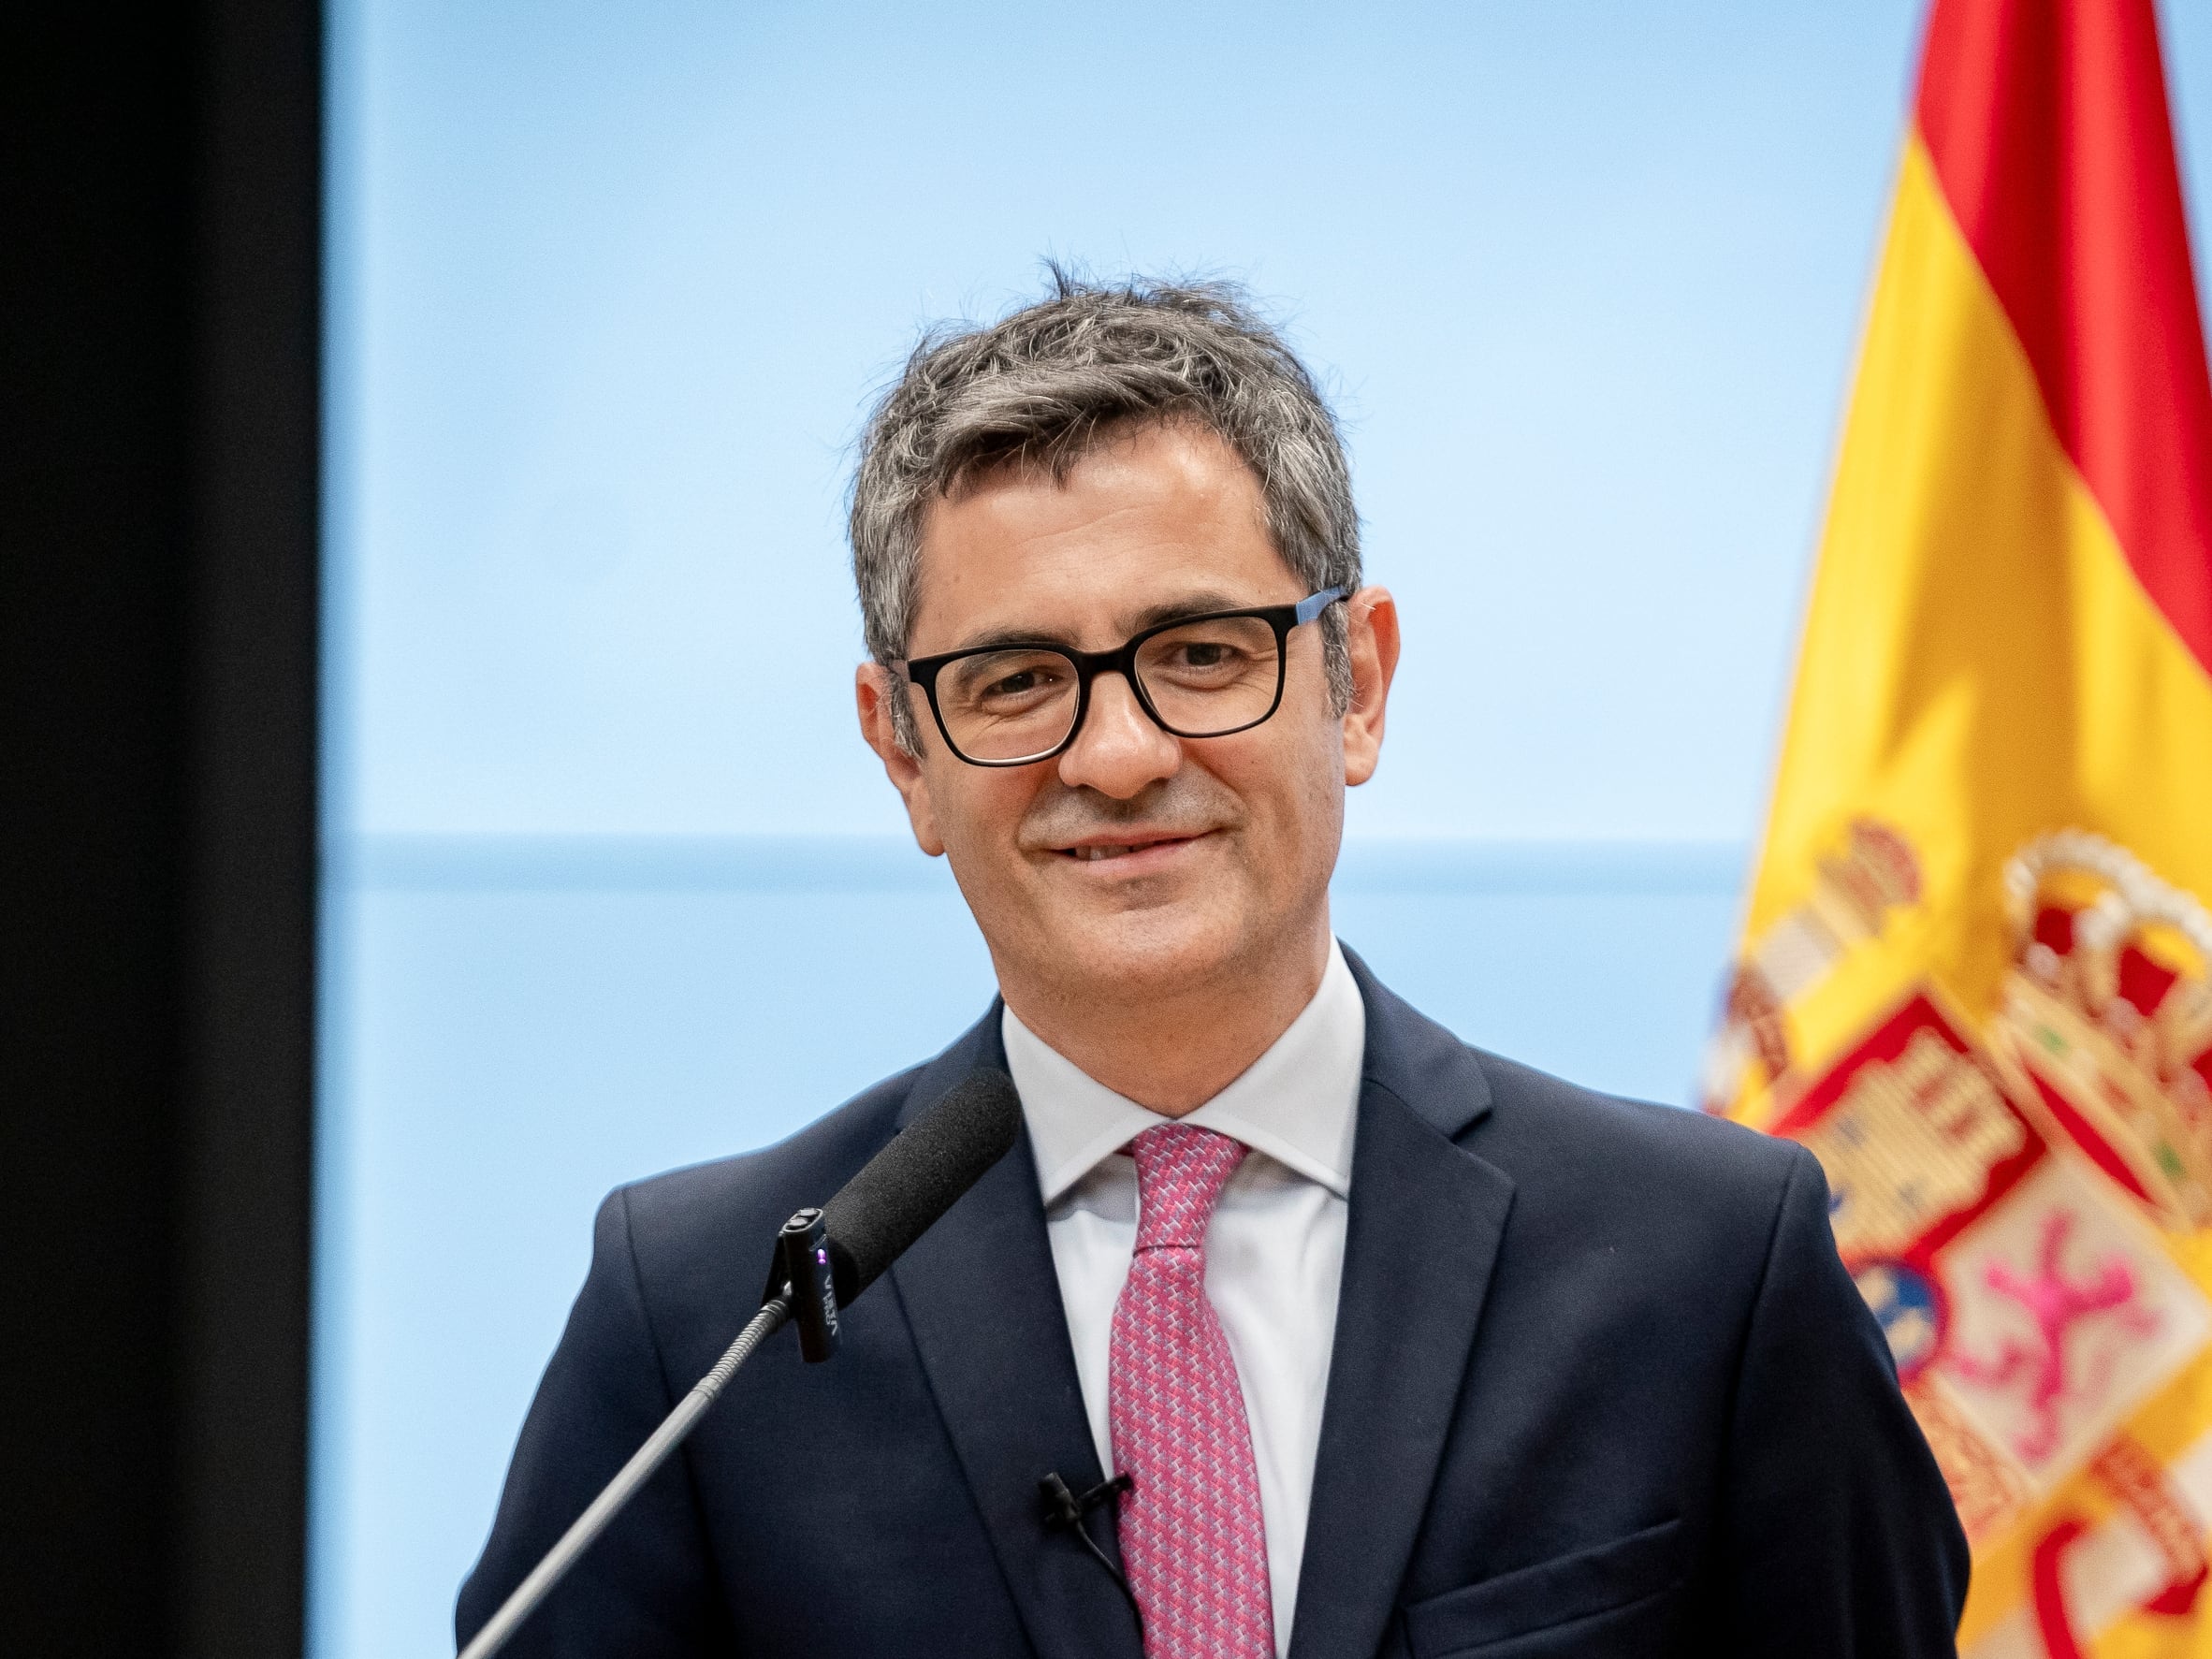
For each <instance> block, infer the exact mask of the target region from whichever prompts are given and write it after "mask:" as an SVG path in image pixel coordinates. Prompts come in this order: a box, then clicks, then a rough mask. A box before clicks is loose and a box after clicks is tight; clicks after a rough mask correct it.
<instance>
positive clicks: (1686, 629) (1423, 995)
mask: <svg viewBox="0 0 2212 1659" xmlns="http://www.w3.org/2000/svg"><path fill="white" fill-rule="evenodd" d="M1916 14H1917V7H1915V6H1914V5H1910V4H1905V3H1903V0H1878V3H1870V4H1863V5H1860V6H1856V7H1830V6H1811V5H1805V6H1797V5H1785V4H1780V3H1778V0H1739V3H1735V4H1718V3H1711V0H1700V3H1695V4H1693V3H1687V0H1606V3H1598V0H1546V3H1545V4H1542V5H1538V4H1535V3H1534V0H1531V3H1530V4H1526V5H1522V6H1519V7H1504V6H1497V5H1469V4H1452V5H1445V4H1406V5H1398V6H1390V7H1330V8H1324V7H1299V6H1287V5H1274V6H1260V5H1257V4H1251V3H1249V0H1235V3H1223V4H1217V5H1213V6H1208V7H1190V6H1187V5H1179V6H1177V5H1166V4H1160V3H1158V0H1128V3H1125V4H1123V5H1119V6H1116V7H1082V6H1073V5H1063V6H1056V7H1039V6H1034V5H1031V6H1015V5H1011V4H1007V5H974V4H956V5H940V6H937V7H914V6H910V5H909V6H894V5H888V4H884V5H843V6H830V5H821V4H816V5H809V6H804V7H802V6H796V5H789V4H782V5H753V6H749V7H733V6H729V5H726V4H708V3H706V0H698V3H695V4H694V3H691V0H682V3H678V0H652V3H649V4H648V3H644V0H640V3H639V4H634V5H630V6H612V5H604V4H602V5H596V6H593V5H585V4H581V3H580V0H537V3H533V4H531V5H529V6H522V5H517V4H512V3H508V4H491V3H489V0H339V3H338V4H337V5H336V6H335V7H334V21H333V34H332V40H331V55H330V63H331V82H330V109H331V134H330V137H331V143H330V156H331V163H330V166H331V178H330V185H331V194H330V221H329V223H330V252H329V293H330V314H329V324H330V327H329V338H330V363H329V370H330V374H329V400H328V436H327V454H328V488H329V502H330V505H329V516H328V546H329V549H330V559H329V575H328V617H329V622H328V631H327V662H328V674H327V756H328V759H327V824H328V848H327V883H326V885H327V905H326V914H327V927H326V946H325V973H326V980H325V991H324V1009H325V1012H324V1032H323V1039H324V1070H323V1102H322V1113H323V1118H322V1171H321V1196H320V1224H319V1231H318V1283H319V1289H318V1298H319V1300H318V1313H317V1326H316V1341H317V1348H316V1390H317V1399H316V1413H315V1464H314V1531H313V1632H314V1642H315V1651H316V1652H317V1654H318V1655H320V1656H321V1659H371V1656H375V1659H384V1656H386V1655H395V1654H405V1653H434V1652H441V1651H450V1650H449V1646H448V1645H447V1644H448V1643H449V1637H447V1635H446V1621H447V1619H448V1616H449V1609H450V1606H451V1599H452V1594H453V1591H454V1588H455V1585H456V1583H457V1581H458V1578H459V1576H460V1575H461V1573H462V1572H463V1571H464V1570H465V1569H466V1567H467V1565H468V1564H469V1562H470V1561H471V1560H472V1559H473V1554H474V1552H475V1550H476V1548H477V1546H478V1545H479V1543H480V1542H481V1539H482V1536H483V1533H484V1529H485V1527H486V1525H487V1524H488V1520H489V1516H490V1511H491V1506H492V1503H493V1500H494V1498H495V1497H496V1494H497V1489H498V1482H499V1478H500V1475H501V1472H502V1468H503V1466H504V1462H505V1458H506V1454H507V1451H508V1448H509V1447H510V1445H511V1443H512V1440H513V1436H514V1433H515V1430H516V1428H517V1425H518V1423H519V1420H520V1417H521V1413H522V1410H523V1408H524V1406H525V1405H526V1404H527V1402H528V1399H529V1395H530V1390H531V1387H532V1386H533V1384H534V1382H535V1380H536V1376H537V1373H538V1371H539V1368H540V1367H541V1366H542V1364H543V1363H544V1360H545V1356H546V1352H547V1351H548V1349H549V1348H550V1346H551V1345H552V1342H553V1340H554V1338H555V1336H556V1335H557V1334H558V1332H559V1329H560V1319H561V1317H562V1314H563V1312H564V1310H565V1307H566V1305H567V1302H568V1300H569V1298H570V1296H571V1295H572V1294H573V1293H574V1290H575V1285H576V1283H577V1282H578V1280H579V1278H580V1276H581V1273H582V1272H583V1267H584V1263H585V1259H586V1252H587V1245H588V1229H589V1215H590V1211H591V1207H592V1205H593V1204H594V1203H595V1201H597V1199H598V1198H599V1197H600V1195H601V1194H602V1193H604V1191H605V1189H606V1188H607V1187H608V1186H612V1185H613V1184H615V1183H616V1182H618V1181H621V1180H625V1179H630V1178H633V1177H635V1176H638V1175H641V1174H645V1173H648V1172H649V1171H653V1170H656V1169H660V1168H664V1167H666V1166H668V1165H670V1164H674V1163H678V1162H682V1161H686V1160H690V1159H695V1158H700V1157H711V1156H715V1155H717V1154H720V1153H724V1152H729V1151H734V1150H737V1149H741V1148H744V1147H747V1146H751V1145H757V1144H759V1143H761V1142H764V1141H765V1140H768V1139H772V1138H774V1137H775V1136H777V1135H779V1134H781V1133H784V1132H786V1131H787V1130H788V1129H790V1128H793V1127H794V1126H795V1125H797V1124H799V1123H801V1122H803V1121H805V1120H806V1119H808V1118H809V1117H811V1116H813V1115H815V1114H816V1113H820V1112H821V1111H822V1110H823V1109H825V1108H826V1107H827V1106H829V1105H831V1104H833V1103H834V1102H835V1101H837V1099H841V1098H843V1097H844V1096H846V1095H847V1094H849V1093H851V1091H853V1090H854V1089H856V1088H858V1087H860V1086H862V1085H864V1084H866V1083H867V1082H869V1081H870V1080H872V1079H873V1078H875V1077H877V1076H879V1075H880V1074H881V1073H883V1072H885V1071H887V1070H892V1069H894V1068H895V1067H897V1066H900V1065H903V1064H906V1063H908V1062H910V1061H911V1060H913V1059H915V1058H918V1057H920V1056H921V1055H924V1054H925V1053H927V1052H929V1051H931V1050H933V1049H935V1048H936V1047H938V1046H939V1045H940V1044H941V1043H942V1042H943V1041H946V1040H947V1039H949V1038H950V1037H951V1036H952V1035H953V1033H954V1032H955V1031H957V1030H958V1029H959V1028H960V1027H961V1026H964V1025H965V1024H967V1022H968V1021H969V1020H970V1019H972V1018H973V1017H974V1016H975V1014H976V1013H977V1012H979V1011H981V1009H982V1005H983V1002H984V999H985V998H986V997H987V996H988V993H989V982H988V972H987V968H986V964H985V962H984V959H983V954H982V947H981V944H980V942H979V941H978V940H977V939H976V938H975V936H974V934H973V930H972V928H971V927H970V926H969V925H968V923H967V920H966V917H965V914H964V912H963V910H961V907H960V904H959V900H958V895H957V894H956V892H955V891H954V890H953V887H952V884H951V882H950V880H949V879H948V878H947V877H946V875H945V873H944V871H943V870H942V868H941V867H940V866H935V865H932V864H931V863H929V862H928V861H926V860H924V859H923V858H922V857H921V856H920V855H919V854H918V853H916V852H914V851H912V849H911V847H910V845H909V844H905V843H902V841H901V840H900V838H899V836H898V831H899V828H900V824H899V820H898V816H897V812H896V808H895V801H894V799H893V797H892V796H891V794H890V793H889V791H888V789H887V788H886V787H885V786H884V785H883V784H882V782H881V780H880V777H879V776H878V775H877V773H876V772H875V769H874V766H873V763H872V761H870V759H869V757H868V756H867V755H866V752H865V751H864V750H863V749H861V748H860V746H859V744H858V742H857V739H856V738H854V737H853V736H852V735H851V714H850V689H849V688H850V676H851V664H852V662H853V661H854V660H855V658H856V657H857V655H858V630H857V624H856V619H855V616H854V612H853V608H852V605H851V600H850V597H849V594H848V591H847V588H846V583H845V575H844V571H843V565H842V549H841V546H840V543H839V538H838V516H839V508H840V495H841V488H842V481H843V473H844V469H845V465H846V445H847V443H848V441H849V439H850V437H851V433H852V430H853V429H854V426H855V424H856V421H857V417H858V413H859V409H860V406H861V400H862V397H863V394H864V393H865V391H866V389H867V388H869V387H871V386H878V385H880V384H881V382H882V379H883V377H884V376H885V375H886V374H888V373H890V372H892V371H894V370H895V366H896V363H897V361H898V359H899V357H901V355H902V354H903V353H904V351H905V350H906V349H907V347H908V346H909V345H910V342H911V341H912V338H913V335H914V330H915V328H916V327H917V325H918V324H919V323H920V322H921V321H922V320H924V319H925V318H930V317H937V316H944V315H948V314H954V313H992V312H995V311H997V309H999V308H1000V307H1002V306H1003V305H1004V304H1006V303H1008V302H1009V301H1010V300H1011V299H1012V298H1015V297H1017V296H1019V295H1022V294H1025V293H1026V292H1029V291H1031V290H1032V289H1033V287H1034V285H1035V280H1036V267H1035V260H1036V257H1037V256H1038V255H1040V254H1044V253H1050V254H1054V255H1061V256H1064V257H1071V258H1074V259H1077V260H1080V261H1087V262H1088V263H1089V264H1091V265H1092V266H1094V267H1095V268H1097V269H1099V270H1101V271H1105V272H1114V271H1118V270H1121V269H1128V268H1132V267H1133V268H1137V269H1146V270H1155V271H1157V270H1190V271H1202V272H1218V273H1224V274H1229V275H1232V276H1237V277H1241V278H1243V279H1244V280H1245V281H1247V282H1249V283H1250V284H1252V285H1253V286H1254V287H1255V289H1256V290H1257V291H1258V292H1259V295H1260V296H1261V297H1262V298H1263V299H1264V300H1266V301H1267V302H1268V303H1269V304H1270V305H1271V306H1272V307H1273V309H1274V310H1275V311H1276V313H1277V314H1278V315H1280V316H1281V317H1283V318H1284V319H1285V320H1286V321H1287V323H1288V326H1289V327H1290V329H1291V332H1292V334H1293V337H1294V339H1295V340H1296V341H1297V342H1298V343H1299V344H1300V346H1301V347H1302V349H1303V350H1304V351H1305V352H1306V353H1307V354H1308V355H1309V357H1310V358H1311V360H1312V361H1313V362H1314V363H1315V364H1316V365H1317V367H1318V368H1320V369H1321V370H1322V371H1324V373H1325V375H1326V376H1327V378H1328V380H1329V382H1330V384H1331V386H1332V389H1333V391H1334V394H1335V396H1336V398H1337V400H1338V402H1339V404H1340V407H1341V408H1342V410H1343V412H1344V414H1345V415H1346V419H1347V423H1348V426H1349V429H1350V434H1351V442H1352V447H1353V458H1354V465H1355V469H1356V473H1357V479H1358V484H1359V488H1360V490H1361V502H1362V507H1363V510H1364V512H1365V515H1366V521H1367V524H1366V534H1367V546H1368V554H1369V564H1370V569H1371V571H1372V573H1373V575H1374V576H1375V579H1378V580H1381V581H1384V582H1387V583H1389V584H1390V586H1391V587H1392V588H1393V589H1396V590H1397V592H1398V593H1399V595H1400V598H1401V602H1402V604H1404V610H1405V617H1406V629H1407V655H1406V662H1405V667H1404V673H1403V674H1402V676H1401V678H1400V682H1399V689H1398V692H1397V696H1396V698H1395V700H1394V702H1393V707H1392V719H1391V726H1390V745H1389V750H1388V754H1387V756H1386V764H1385V766H1384V768H1383V771H1382V774H1381V776H1380V777H1379V778H1378V779H1377V780H1376V781H1375V784H1373V785H1372V786H1370V788H1368V789H1367V790H1364V791H1361V792H1360V793H1358V794H1357V795H1356V796H1355V797H1354V807H1353V816H1352V824H1351V833H1352V844H1351V846H1350V848H1349V850H1348V851H1347V854H1346V865H1345V868H1344V870H1343V872H1342V873H1341V875H1340V879H1339V881H1338V884H1337V920H1338V926H1339V931H1340V932H1341V933H1342V934H1343V935H1344V937H1345V938H1346V939H1348V940H1349V941H1350V942H1352V943H1353V944H1354V945H1356V946H1358V947H1359V948H1360V949H1361V950H1362V951H1363V952H1364V953H1366V954H1367V956H1368V958H1369V960H1370V961H1371V962H1373V964H1374V965H1375V968H1377V969H1378V970H1379V971H1380V972H1381V973H1382V974H1383V975H1384V976H1385V977H1386V978H1387V979H1389V980H1390V982H1392V983H1393V984H1395V985H1396V986H1397V987H1398V988H1399V989H1401V990H1402V991H1404V992H1405V993H1407V994H1408V995H1410V996H1411V997H1413V998H1414V999H1415V1000H1416V1001H1417V1002H1419V1003H1420V1004H1422V1005H1423V1006H1424V1007H1425V1008H1427V1009H1428V1010H1429V1011H1431V1012H1433V1013H1434V1014H1436V1015H1437V1016H1439V1017H1441V1018H1443V1019H1445V1020H1446V1021H1448V1023H1450V1024H1452V1025H1453V1026H1455V1027H1456V1028H1458V1029H1459V1030H1461V1031H1462V1032H1463V1034H1465V1035H1466V1036H1468V1037H1469V1038H1470V1039H1471V1040H1474V1041H1479V1042H1483V1043H1486V1044H1489V1045H1492V1046H1495V1047H1499V1048H1502V1049H1505V1050H1506V1051H1507V1052H1510V1053H1513V1054H1515V1055H1519V1056H1520V1057H1522V1058H1525V1059H1528V1060H1531V1061H1533V1062H1535V1063H1536V1064H1538V1065H1543V1066H1547V1067H1550V1068H1551V1069H1554V1070H1562V1071H1564V1072H1567V1073H1569V1074H1571V1075H1574V1076H1576V1077H1578V1078H1579V1079H1581V1080H1583V1081H1586V1082H1590V1083H1594V1084H1599V1085H1601V1086H1605V1087H1608V1088H1614V1089H1619V1090H1623V1091H1625V1092H1631V1093H1637V1094H1641V1095H1646V1096H1651V1097H1655V1098H1660V1099H1677V1100H1679V1099H1685V1098H1686V1096H1687V1093H1688V1089H1689V1084H1690V1079H1691V1077H1692V1075H1693V1073H1694V1070H1695V1063H1696V1051H1697V1046H1698V1041H1699V1039H1700V1037H1701V1035H1702V1033H1703V1030H1704V1028H1705V1026H1706V1023H1707V1020H1708V1018H1709V1015H1710V1005H1711V1000H1712V993H1713V988H1714V984H1715V981H1716V977H1717V975H1718V973H1719V971H1720V968H1721V964H1722V962H1723V960H1724V955H1725V953H1726V949H1727V943H1728V939H1729V936H1730V933H1731V929H1732V926H1733V923H1734V917H1735V912H1736V896H1735V895H1736V892H1737V889H1738V886H1739V879H1740V874H1741V869H1742V866H1743V862H1744V859H1745V856H1746V849H1747V847H1748V844H1749V842H1750V839H1751V837H1753V835H1754V833H1755V829H1756V823H1757V818H1758V813H1759V810H1760V806H1761V797H1762V793H1763V789H1764V780H1765V775H1766V770H1767V766H1768V755H1769V749H1770V746H1771V743H1772V735H1773V730H1774V724H1775V719H1776V715H1777V712H1778V710H1779V706H1780V701H1781V697H1782V694H1783V685H1784V679H1785V676H1786V670H1787V659H1788V655H1789V648H1790V642H1791V638H1792V636H1793V633H1794V630H1795V623H1796V613H1797V604H1798V596H1799V594H1800V591H1801V589H1802V585H1803V581H1804V577H1805V573H1806V570H1807V567H1808V556H1809V553H1810V548H1811V545H1812V536H1813V533H1814V531H1815V528H1816V526H1817V522H1818V517H1819V511H1820V504H1821V498H1822V494H1823V488H1824V485H1825V480H1826V469H1827V464H1828V454H1829V449H1830V446H1831V444H1832V440H1833V435H1834V428H1835V421H1836V415H1837V412H1838V410H1839V409H1840V407H1841V400H1842V397H1843V395H1844V392H1845V388H1846V378H1847V371H1848V365H1849V360H1850V356H1851V351H1852V347H1853V344H1854V337H1855V328H1856V324H1857V318H1858V315H1859V312H1860V307H1861V305H1862V303H1863V299H1864V290H1865V286H1866V281H1867V276H1868V273H1869V269H1870V262H1871V259H1872V256H1873V252H1874V248H1875V243H1876V240H1877V236H1878V232H1879V228H1880V223H1881V218H1882V213H1883V211H1884V208H1885V202H1886V198H1887V194H1888V189H1889V184H1890V179H1891V174H1892V169H1893V167H1894V165H1895V158H1896V154H1897V150H1898V144H1899V134H1900V131H1901V124H1902V117H1903V109H1904V103H1905V97H1906V90H1907V86H1908V82H1909V77H1910V72H1911V59H1912V49H1913V38H1912V37H1913V34H1914V28H1915V27H1916ZM2167 22H2168V27H2169V36H2168V44H2169V56H2170V61H2171V63H2172V65H2173V70H2174V75H2175V79H2176V82H2177V90H2178V92H2179V94H2180V97H2181V108H2180V111H2179V114H2180V119H2181V122H2182V132H2183V138H2184V141H2185V150H2186V152H2187V153H2186V155H2185V163H2190V162H2193V163H2195V164H2196V165H2193V166H2190V167H2189V170H2190V172H2191V173H2192V174H2193V175H2195V176H2198V177H2202V176H2203V173H2204V166H2203V160H2202V158H2203V157H2204V155H2205V153H2206V152H2205V145H2204V144H2201V143H2199V142H2198V141H2197V139H2198V136H2199V135H2200V134H2202V135H2204V136H2205V138H2207V139H2212V23H2208V22H2207V21H2206V19H2205V17H2204V16H2202V15H2194V16H2192V15H2183V14H2181V13H2179V12H2176V13H2175V14H2174V15H2171V16H2170V17H2169V18H2168V20H2167ZM733 1271H734V1273H736V1275H737V1277H738V1278H740V1279H742V1278H743V1276H744V1275H745V1273H749V1272H753V1271H755V1270H754V1269H753V1268H752V1267H750V1266H749V1265H748V1264H744V1263H738V1264H734V1268H733Z"/></svg>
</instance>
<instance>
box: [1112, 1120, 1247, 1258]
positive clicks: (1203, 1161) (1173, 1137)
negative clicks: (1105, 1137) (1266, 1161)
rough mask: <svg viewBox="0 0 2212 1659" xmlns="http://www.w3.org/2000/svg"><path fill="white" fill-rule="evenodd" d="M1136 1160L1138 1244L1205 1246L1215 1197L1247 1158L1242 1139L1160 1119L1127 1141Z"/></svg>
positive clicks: (1144, 1246)
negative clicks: (1157, 1122) (1167, 1122)
mask: <svg viewBox="0 0 2212 1659" xmlns="http://www.w3.org/2000/svg"><path fill="white" fill-rule="evenodd" d="M1129 1155H1130V1156H1131V1157H1134V1158H1135V1159H1136V1160H1137V1248H1138V1249H1140V1250H1157V1249H1160V1248H1163V1247H1166V1246H1175V1245H1180V1246H1182V1247H1183V1248H1186V1249H1191V1250H1197V1249H1201V1248H1203V1247H1204V1245H1205V1242H1206V1223H1207V1222H1208V1221H1210V1220H1211V1219H1212V1218H1213V1215H1214V1202H1215V1200H1216V1199H1218V1198H1220V1196H1221V1189H1222V1188H1223V1187H1224V1186H1228V1185H1229V1178H1230V1175H1232V1174H1234V1173H1235V1172H1236V1167H1237V1165H1238V1164H1240V1163H1242V1162H1243V1161H1244V1142H1242V1141H1237V1140H1233V1139H1231V1138H1230V1136H1228V1135H1223V1134H1217V1133H1215V1131H1214V1130H1212V1129H1201V1128H1193V1127H1191V1126H1190V1125H1187V1124H1162V1125H1161V1126H1160V1127H1159V1128H1156V1129H1146V1130H1145V1131H1144V1132H1143V1133H1142V1135H1139V1136H1138V1137H1137V1138H1136V1140H1134V1141H1132V1142H1130V1143H1129Z"/></svg>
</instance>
